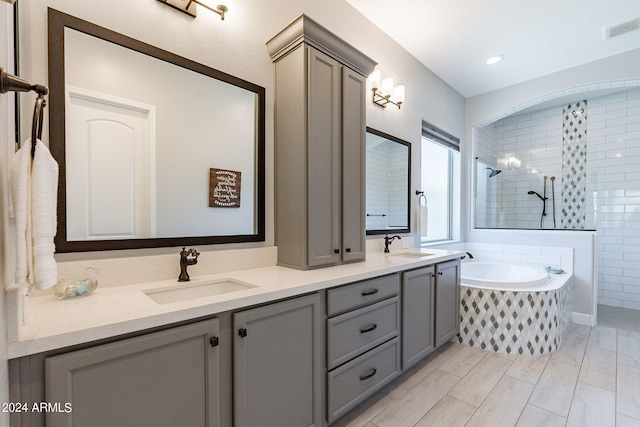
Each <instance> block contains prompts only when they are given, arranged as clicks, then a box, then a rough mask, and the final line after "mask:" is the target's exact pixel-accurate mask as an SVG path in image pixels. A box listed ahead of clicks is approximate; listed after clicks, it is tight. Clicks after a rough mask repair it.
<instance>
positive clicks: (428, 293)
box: [402, 265, 436, 370]
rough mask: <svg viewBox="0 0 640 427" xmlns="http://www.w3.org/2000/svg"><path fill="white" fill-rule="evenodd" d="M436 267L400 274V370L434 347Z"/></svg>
mask: <svg viewBox="0 0 640 427" xmlns="http://www.w3.org/2000/svg"><path fill="white" fill-rule="evenodd" d="M435 277H436V274H435V267H434V266H433V265H430V266H428V267H423V268H419V269H417V270H411V271H405V272H404V273H402V369H403V370H406V369H408V368H410V367H411V366H413V365H415V364H416V363H417V362H419V361H420V360H422V359H423V358H424V357H425V356H426V355H428V354H429V353H431V352H432V351H433V350H435V341H434V319H433V317H434V298H435V295H434V294H435Z"/></svg>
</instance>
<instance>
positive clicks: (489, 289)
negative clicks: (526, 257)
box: [459, 261, 573, 355]
mask: <svg viewBox="0 0 640 427" xmlns="http://www.w3.org/2000/svg"><path fill="white" fill-rule="evenodd" d="M572 279H573V277H572V275H570V274H559V275H555V274H554V275H548V274H547V273H546V272H544V271H542V270H537V269H535V268H531V267H528V266H523V265H515V264H500V263H491V262H482V261H472V262H464V263H462V265H461V287H460V304H461V305H460V317H461V323H460V336H459V341H460V343H462V344H466V345H469V346H471V347H475V348H479V349H483V350H491V351H495V352H498V353H506V354H522V355H540V354H547V353H552V352H554V351H556V350H557V349H558V348H559V347H560V345H561V344H562V338H563V336H564V334H565V332H566V330H567V328H568V326H569V323H570V321H571V302H572V292H571V288H572V283H573V280H572Z"/></svg>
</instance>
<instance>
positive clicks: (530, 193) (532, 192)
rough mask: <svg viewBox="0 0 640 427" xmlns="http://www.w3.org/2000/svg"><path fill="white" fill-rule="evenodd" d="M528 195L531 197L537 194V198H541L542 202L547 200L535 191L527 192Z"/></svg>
mask: <svg viewBox="0 0 640 427" xmlns="http://www.w3.org/2000/svg"><path fill="white" fill-rule="evenodd" d="M527 194H529V195H533V194H535V195H536V196H538V197H540V200H543V201H544V200H545V198H544V197H542V196H541V195H540V194H538V193H536V192H535V191H533V190H529V191H527Z"/></svg>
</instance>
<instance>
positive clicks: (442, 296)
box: [435, 259, 460, 347]
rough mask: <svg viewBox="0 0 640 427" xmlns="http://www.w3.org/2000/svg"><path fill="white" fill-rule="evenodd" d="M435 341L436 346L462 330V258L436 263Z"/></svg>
mask: <svg viewBox="0 0 640 427" xmlns="http://www.w3.org/2000/svg"><path fill="white" fill-rule="evenodd" d="M435 271H436V277H435V279H436V281H435V334H436V335H435V343H436V347H440V346H441V345H442V344H444V343H446V342H447V341H449V340H450V339H451V338H453V337H454V336H455V335H457V334H458V333H459V332H460V260H459V259H455V260H453V261H447V262H443V263H440V264H436V270H435Z"/></svg>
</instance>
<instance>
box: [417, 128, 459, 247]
mask: <svg viewBox="0 0 640 427" xmlns="http://www.w3.org/2000/svg"><path fill="white" fill-rule="evenodd" d="M425 142H429V143H432V144H437V145H440V146H442V147H444V148H446V149H447V151H448V156H447V157H448V164H447V170H448V174H447V184H448V185H447V187H448V188H447V205H448V206H447V209H448V215H447V237H446V238H439V239H433V240H431V239H429V237H428V236H419V237H420V244H421V245H423V246H426V245H433V244H439V243H445V242H451V241H453V240H454V239H455V237H454V236H455V235H456V230H454V229H453V228H454V216H455V215H454V212H453V209H454V197H456V194H457V193H456V191H455V180H456V177H455V176H454V172H455V170H456V169H457V168H456V164H455V161H454V154H453V152H457V153H458V155H460V139H459V138H457V137H455V136H453V135H451V134H449V133H447V132H445V131H443V130H442V129H440V128H438V127H437V126H434V125H432V124H430V123H428V122H426V121H424V120H423V121H422V139H421V143H422V145H421V152H422V149H423V148H424V144H425ZM458 161H459V159H458ZM421 162H422V156H421ZM423 171H424V170H423V165H422V163H421V165H420V184H421V186H422V178H423ZM421 191H422V189H421ZM458 193H459V191H458ZM458 196H459V194H458ZM418 233H419V230H418Z"/></svg>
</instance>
